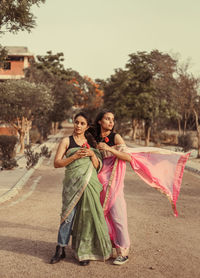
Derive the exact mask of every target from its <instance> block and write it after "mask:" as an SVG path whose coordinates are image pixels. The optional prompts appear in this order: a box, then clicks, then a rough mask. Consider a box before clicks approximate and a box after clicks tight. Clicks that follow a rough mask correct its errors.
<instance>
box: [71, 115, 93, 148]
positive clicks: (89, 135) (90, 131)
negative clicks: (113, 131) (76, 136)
mask: <svg viewBox="0 0 200 278" xmlns="http://www.w3.org/2000/svg"><path fill="white" fill-rule="evenodd" d="M79 116H81V117H83V118H84V119H85V120H86V121H87V124H88V126H89V128H88V129H87V130H86V131H85V134H84V135H85V138H86V139H87V142H88V144H89V145H90V146H91V147H93V148H96V147H97V141H96V140H95V137H94V135H93V133H94V129H93V128H92V122H91V120H90V119H89V117H88V116H87V115H86V114H85V113H84V112H79V113H78V114H76V115H75V116H74V120H76V118H78V117H79Z"/></svg>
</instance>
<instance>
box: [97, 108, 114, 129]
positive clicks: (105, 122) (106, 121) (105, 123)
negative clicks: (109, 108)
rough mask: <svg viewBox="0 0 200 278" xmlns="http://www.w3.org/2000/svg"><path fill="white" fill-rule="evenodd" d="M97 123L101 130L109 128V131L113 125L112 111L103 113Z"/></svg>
mask: <svg viewBox="0 0 200 278" xmlns="http://www.w3.org/2000/svg"><path fill="white" fill-rule="evenodd" d="M99 124H100V125H101V128H102V129H103V130H109V131H111V130H112V129H113V127H114V115H113V113H110V112H108V113H105V114H104V116H103V118H102V119H101V120H100V121H99Z"/></svg>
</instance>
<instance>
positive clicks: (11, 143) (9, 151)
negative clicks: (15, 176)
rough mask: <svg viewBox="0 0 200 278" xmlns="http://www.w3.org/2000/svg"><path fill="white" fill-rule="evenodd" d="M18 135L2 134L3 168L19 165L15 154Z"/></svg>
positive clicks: (0, 150) (0, 148)
mask: <svg viewBox="0 0 200 278" xmlns="http://www.w3.org/2000/svg"><path fill="white" fill-rule="evenodd" d="M17 141H18V139H17V137H16V136H9V135H0V153H1V157H0V159H1V170H3V169H13V168H14V167H16V166H18V164H17V162H16V160H15V159H14V156H15V145H16V143H17Z"/></svg>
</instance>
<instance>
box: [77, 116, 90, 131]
mask: <svg viewBox="0 0 200 278" xmlns="http://www.w3.org/2000/svg"><path fill="white" fill-rule="evenodd" d="M88 127H89V126H88V123H87V120H86V119H85V118H84V117H82V116H78V117H77V118H76V119H75V120H74V132H75V133H76V134H84V132H85V131H86V130H87V129H88Z"/></svg>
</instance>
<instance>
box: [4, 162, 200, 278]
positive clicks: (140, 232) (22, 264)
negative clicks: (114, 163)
mask: <svg viewBox="0 0 200 278" xmlns="http://www.w3.org/2000/svg"><path fill="white" fill-rule="evenodd" d="M63 176H64V169H54V168H53V163H52V158H51V159H50V160H45V161H44V163H43V165H42V166H41V167H40V168H39V169H38V170H36V171H35V173H34V174H33V175H32V177H31V178H30V179H29V181H28V182H27V184H26V186H25V187H24V189H23V190H22V192H21V193H20V194H19V195H18V196H16V197H15V198H14V199H12V200H11V201H9V202H7V203H5V204H4V205H1V206H0V227H1V229H0V278H11V277H13V278H14V277H15V278H21V277H27V278H36V277H37V278H38V277H39V278H40V277H41V278H57V277H71V278H73V277H80V278H82V277H89V278H90V277H96V278H98V277H105V278H107V277H110V278H112V277H113V278H114V277H115V278H116V277H118V278H120V277H135V278H137V277H138V278H147V277H148V278H162V277H166V278H172V277H173V278H174V277H178V278H186V277H187V278H191V277H193V278H199V277H200V268H199V262H200V176H196V175H194V174H191V173H189V172H187V171H186V172H185V174H184V177H183V184H182V189H181V193H180V196H179V200H178V203H177V208H178V212H179V216H178V218H175V217H174V216H173V213H172V210H171V206H170V204H169V202H168V200H167V198H166V197H165V196H163V195H162V194H161V193H159V192H157V191H156V190H154V189H152V188H150V187H149V186H148V185H146V184H144V182H143V181H141V180H140V179H139V178H138V177H137V176H136V174H134V173H133V172H132V170H131V169H130V167H127V173H126V179H125V197H126V201H127V209H128V223H129V233H130V238H131V250H130V255H129V262H128V263H127V264H124V265H123V266H114V265H112V259H110V260H108V261H106V262H99V261H93V262H91V263H90V264H89V265H88V266H86V267H82V266H79V264H78V263H77V262H76V260H75V259H74V258H73V254H72V251H71V249H70V248H67V258H66V259H65V260H63V261H61V262H60V263H58V264H55V265H50V264H49V261H50V258H51V257H52V255H53V254H54V252H55V246H56V240H57V231H58V227H59V214H60V209H61V191H62V179H63Z"/></svg>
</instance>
